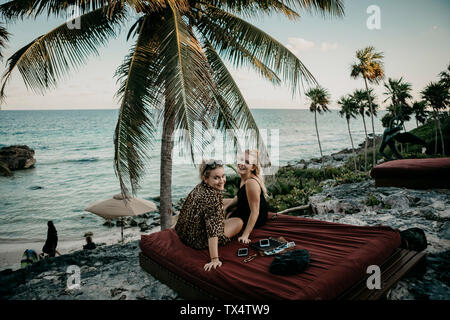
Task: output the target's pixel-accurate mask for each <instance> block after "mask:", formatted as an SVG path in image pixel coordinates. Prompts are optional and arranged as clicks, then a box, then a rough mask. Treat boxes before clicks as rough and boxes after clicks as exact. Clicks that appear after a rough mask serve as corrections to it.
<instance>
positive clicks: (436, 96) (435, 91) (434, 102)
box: [421, 82, 450, 155]
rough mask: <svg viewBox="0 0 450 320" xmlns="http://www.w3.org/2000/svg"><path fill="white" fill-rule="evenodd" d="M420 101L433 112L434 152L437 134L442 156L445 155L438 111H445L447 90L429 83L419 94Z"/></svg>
mask: <svg viewBox="0 0 450 320" xmlns="http://www.w3.org/2000/svg"><path fill="white" fill-rule="evenodd" d="M421 94H422V99H423V100H425V101H426V102H427V104H428V106H430V107H431V108H432V110H433V117H434V120H435V127H434V128H435V129H434V130H435V145H434V152H435V153H437V140H438V137H437V132H438V130H439V133H440V135H441V145H442V154H443V155H445V146H444V137H443V135H442V129H441V122H440V120H439V113H440V110H445V109H446V108H447V106H448V103H449V100H450V95H449V91H448V88H447V87H446V85H445V84H443V83H441V82H430V83H429V84H428V85H427V86H426V87H425V89H424V90H423V91H422V92H421Z"/></svg>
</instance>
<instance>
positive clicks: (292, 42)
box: [286, 38, 315, 54]
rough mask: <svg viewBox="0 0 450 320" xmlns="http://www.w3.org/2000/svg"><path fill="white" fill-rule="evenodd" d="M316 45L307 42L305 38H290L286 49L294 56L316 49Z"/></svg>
mask: <svg viewBox="0 0 450 320" xmlns="http://www.w3.org/2000/svg"><path fill="white" fill-rule="evenodd" d="M314 46H315V43H314V42H312V41H308V40H305V39H303V38H288V44H287V45H286V48H288V49H289V50H291V51H292V53H294V54H299V53H300V52H301V51H306V50H309V49H312V48H314Z"/></svg>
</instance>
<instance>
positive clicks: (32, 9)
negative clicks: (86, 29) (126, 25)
mask: <svg viewBox="0 0 450 320" xmlns="http://www.w3.org/2000/svg"><path fill="white" fill-rule="evenodd" d="M125 3H126V4H128V5H129V6H130V7H131V8H133V10H135V11H136V12H138V13H139V12H143V13H151V12H157V11H161V10H163V9H166V8H167V3H170V4H171V5H172V6H174V7H176V8H178V9H179V10H187V9H188V1H187V0H152V1H147V0H20V1H18V0H12V1H9V2H7V3H4V4H2V5H0V16H1V17H2V18H3V19H4V20H5V21H7V20H14V19H23V18H30V17H37V16H39V15H47V16H52V15H53V16H62V15H66V16H67V14H70V13H69V12H68V10H69V9H73V8H77V9H78V10H79V13H80V14H85V13H87V12H90V11H93V10H97V9H99V8H102V7H108V8H109V9H110V12H109V13H108V14H109V16H110V17H111V14H112V10H113V8H115V7H116V6H119V7H123V6H124V5H125Z"/></svg>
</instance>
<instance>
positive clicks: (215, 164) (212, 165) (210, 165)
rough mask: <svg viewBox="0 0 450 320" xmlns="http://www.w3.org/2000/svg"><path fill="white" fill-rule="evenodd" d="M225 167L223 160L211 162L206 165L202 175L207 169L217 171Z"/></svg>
mask: <svg viewBox="0 0 450 320" xmlns="http://www.w3.org/2000/svg"><path fill="white" fill-rule="evenodd" d="M222 166H223V161H222V160H213V159H211V160H209V161H208V162H207V163H206V166H205V169H203V172H202V175H203V174H204V173H205V171H206V169H215V168H217V167H222Z"/></svg>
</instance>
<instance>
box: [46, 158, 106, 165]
mask: <svg viewBox="0 0 450 320" xmlns="http://www.w3.org/2000/svg"><path fill="white" fill-rule="evenodd" d="M112 159H113V158H98V157H87V158H79V159H62V160H59V161H48V162H46V161H45V162H39V165H54V164H59V163H91V162H99V161H107V160H108V161H109V160H112Z"/></svg>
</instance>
